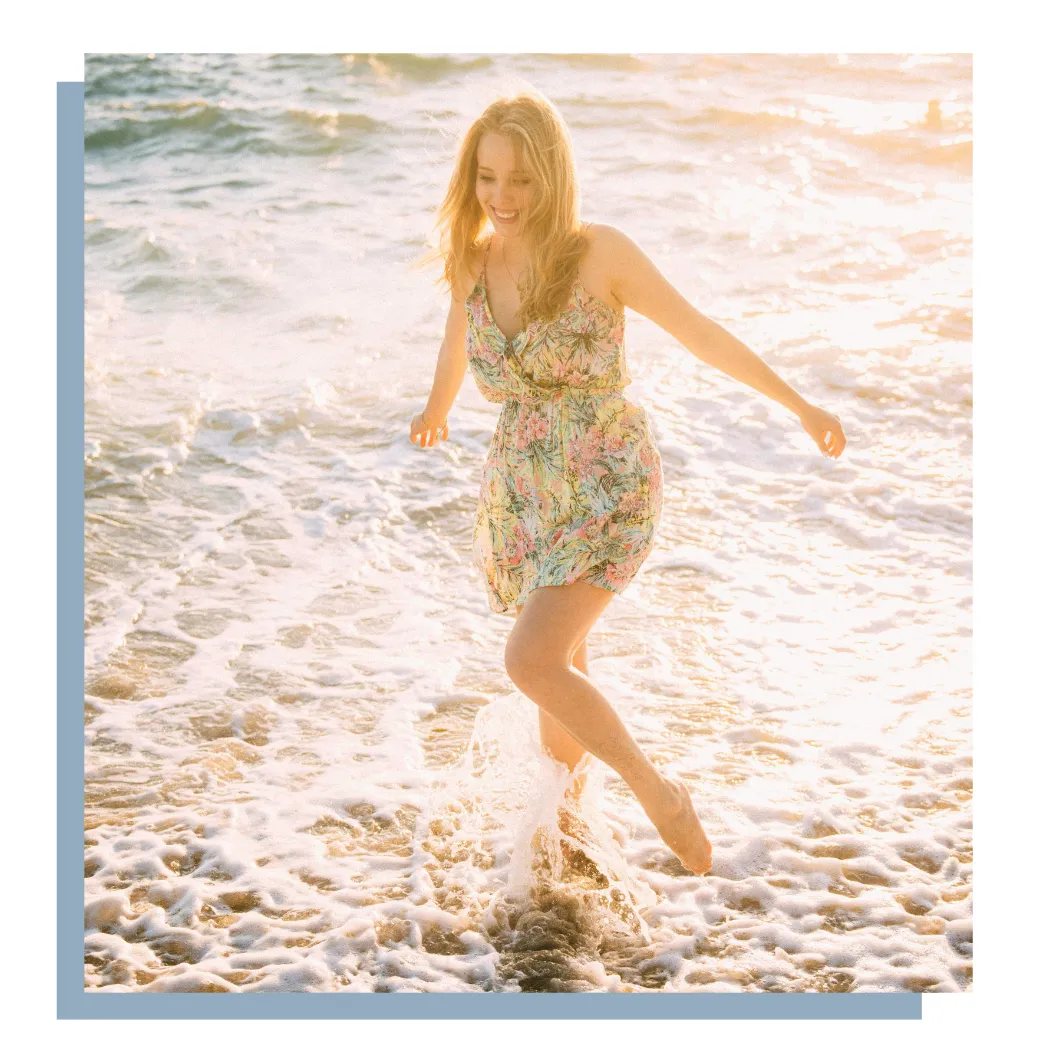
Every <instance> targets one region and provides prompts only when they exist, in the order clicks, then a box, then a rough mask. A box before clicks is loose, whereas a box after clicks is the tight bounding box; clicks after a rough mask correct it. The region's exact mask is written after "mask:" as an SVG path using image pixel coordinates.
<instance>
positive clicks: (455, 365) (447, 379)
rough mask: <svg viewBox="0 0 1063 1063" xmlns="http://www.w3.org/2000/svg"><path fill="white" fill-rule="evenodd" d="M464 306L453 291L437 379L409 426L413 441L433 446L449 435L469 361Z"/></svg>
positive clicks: (437, 366)
mask: <svg viewBox="0 0 1063 1063" xmlns="http://www.w3.org/2000/svg"><path fill="white" fill-rule="evenodd" d="M465 328H466V320H465V303H464V301H463V300H461V298H460V293H456V292H452V293H451V299H450V312H449V313H448V314H447V324H446V328H445V330H444V332H443V342H442V343H441V344H440V346H439V359H438V361H437V362H436V375H435V380H434V381H433V382H432V392H431V394H430V395H429V396H428V402H426V403H425V407H424V411H423V412H422V413H419V414H417V416H416V417H414V419H413V421H412V422H411V423H410V442H411V443H419V444H420V445H421V446H422V447H424V446H429V447H434V446H435V445H436V443H438V442H439V441H440V440H441V439H446V438H447V437H448V436H449V435H450V429H449V426H448V425H447V414H448V412H449V411H450V407H451V406H453V405H454V400H455V399H456V398H457V396H458V392H459V391H460V390H461V384H462V381H463V380H464V379H465V370H466V369H467V368H468V366H469V360H468V358H466V356H465Z"/></svg>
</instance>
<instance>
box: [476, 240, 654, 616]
mask: <svg viewBox="0 0 1063 1063" xmlns="http://www.w3.org/2000/svg"><path fill="white" fill-rule="evenodd" d="M489 250H490V248H488V251H489ZM486 271H487V256H486V255H485V256H484V266H483V269H482V270H481V273H480V277H479V280H478V281H477V283H476V286H475V287H474V288H473V290H472V293H471V294H470V295H469V298H468V299H467V300H466V301H465V309H466V318H467V324H468V328H467V332H466V343H465V351H466V355H467V358H468V362H469V367H470V369H471V370H472V374H473V378H474V379H475V381H476V385H477V387H478V388H479V390H480V393H481V394H482V395H483V396H484V398H486V399H487V400H488V401H490V402H500V403H502V411H501V413H500V415H499V418H498V424H497V426H496V427H495V432H494V435H493V437H492V439H491V444H490V446H489V448H488V452H487V459H486V461H485V463H484V468H483V474H482V476H481V479H480V493H479V500H478V503H477V510H476V520H475V525H474V530H473V555H474V559H475V563H476V567H477V568H478V569H479V571H480V572H481V573H482V574H483V578H484V581H485V584H486V588H487V594H488V600H489V603H490V606H491V610H492V611H493V612H495V613H506V614H512V613H515V612H516V608H515V607H516V606H520V605H523V604H524V603H525V601H526V600H527V598H528V595H529V594H530V593H531V592H532V591H533V590H535V589H536V588H537V587H550V586H561V585H566V584H571V583H575V582H576V581H577V580H585V581H586V582H588V583H592V584H594V585H595V586H598V587H604V588H605V589H606V590H610V591H613V592H614V593H616V594H619V593H621V592H622V591H623V590H624V589H625V588H626V587H627V585H628V584H629V583H630V582H631V580H632V579H633V578H634V576H635V573H636V572H638V570H639V568H640V567H641V565H642V563H643V561H645V560H646V558H647V556H648V555H649V553H650V550H651V548H652V545H653V539H654V535H655V533H656V531H657V527H658V524H659V522H660V517H661V506H662V487H661V455H660V452H659V450H658V449H657V443H656V440H655V439H654V437H653V433H652V431H651V430H650V426H649V422H648V419H647V416H646V411H645V410H644V409H643V407H642V406H640V405H638V404H637V403H634V402H632V401H631V400H630V399H628V398H626V397H625V396H624V391H623V389H624V387H625V386H626V385H627V384H630V383H631V377H630V375H629V374H628V371H627V359H626V354H625V349H624V312H623V310H621V311H619V312H617V311H615V310H613V308H612V307H611V306H609V304H608V303H605V302H603V301H602V300H601V299H598V298H597V297H596V296H593V295H591V294H590V293H589V292H588V291H587V290H586V289H585V288H584V287H583V284H582V282H581V281H580V280H579V278H578V277H577V279H576V282H575V284H574V285H573V289H572V294H571V296H570V298H569V302H568V305H567V306H566V307H565V309H564V310H563V311H562V312H561V314H560V316H559V317H558V318H557V319H555V320H554V321H551V322H549V323H545V324H544V323H540V322H532V323H531V324H529V325H528V326H527V327H526V328H525V329H522V330H521V331H520V332H519V333H517V335H516V336H515V337H514V338H513V339H512V340H507V339H506V337H505V335H504V334H503V332H502V331H501V330H500V329H499V327H498V326H497V325H496V324H495V321H494V319H493V317H492V316H491V309H490V307H489V306H488V303H487V280H486Z"/></svg>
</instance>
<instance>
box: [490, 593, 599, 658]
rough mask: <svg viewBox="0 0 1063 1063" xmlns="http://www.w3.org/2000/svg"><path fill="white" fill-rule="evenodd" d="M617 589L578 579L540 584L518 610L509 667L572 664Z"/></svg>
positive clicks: (508, 654)
mask: <svg viewBox="0 0 1063 1063" xmlns="http://www.w3.org/2000/svg"><path fill="white" fill-rule="evenodd" d="M612 599H613V592H612V591H608V590H606V589H605V588H604V587H596V586H595V585H594V584H591V583H586V582H584V581H582V580H578V581H577V582H575V583H571V584H568V585H567V586H561V587H538V588H536V589H535V590H534V591H532V592H531V594H529V595H528V599H527V601H526V602H525V603H524V606H523V607H522V608H521V609H519V610H518V615H517V619H516V621H515V622H514V624H513V630H512V631H511V632H510V635H509V639H508V641H507V643H506V664H507V667H512V668H524V667H540V668H541V667H542V666H543V665H544V664H548V663H550V662H557V663H559V664H564V665H571V663H572V659H573V657H574V656H575V654H576V652H577V651H578V650H579V648H580V646H581V645H582V644H583V642H584V640H585V639H586V637H587V635H588V634H589V633H590V630H591V628H592V627H593V626H594V624H595V622H596V621H597V620H598V618H599V617H600V616H601V615H602V612H603V611H604V610H605V607H606V606H607V605H608V604H609V602H610V601H612Z"/></svg>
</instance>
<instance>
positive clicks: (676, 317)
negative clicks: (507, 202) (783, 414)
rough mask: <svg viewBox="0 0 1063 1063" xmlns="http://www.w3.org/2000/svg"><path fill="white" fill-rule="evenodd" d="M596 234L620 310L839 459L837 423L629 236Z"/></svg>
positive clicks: (600, 230) (841, 441)
mask: <svg viewBox="0 0 1063 1063" xmlns="http://www.w3.org/2000/svg"><path fill="white" fill-rule="evenodd" d="M595 229H596V230H597V237H598V240H599V241H600V242H601V250H602V252H603V254H602V256H601V260H602V261H604V262H605V263H607V265H606V270H607V272H608V275H609V281H610V287H611V289H612V292H613V295H614V296H616V298H617V299H619V300H620V302H622V303H623V304H624V306H629V307H631V309H632V310H634V311H635V312H636V313H638V314H642V315H643V317H648V318H649V319H650V320H651V321H653V322H654V323H655V324H657V325H660V327H661V328H663V329H664V330H665V332H667V333H669V334H670V335H672V336H674V337H675V338H676V339H677V340H678V341H679V342H680V343H681V344H682V345H683V346H684V347H686V348H687V350H689V351H690V352H691V354H693V355H694V356H695V357H697V358H699V359H701V361H703V362H705V363H706V364H708V365H711V366H715V367H716V368H717V369H719V370H720V371H721V372H724V373H726V374H727V375H728V376H729V377H733V378H734V379H735V380H738V381H740V382H741V383H743V384H748V385H749V386H750V387H751V388H756V390H757V391H759V392H760V393H761V394H762V395H766V396H767V397H768V398H769V399H774V400H775V401H776V402H778V403H781V404H782V405H783V406H785V407H786V408H787V409H788V410H790V411H791V412H792V413H795V414H796V415H797V416H798V417H799V418H800V420H801V424H802V426H803V427H804V429H805V431H806V432H808V434H809V435H810V436H811V437H812V438H813V440H815V442H816V444H817V446H818V447H819V449H820V451H821V453H823V454H826V455H829V456H830V457H832V458H836V457H838V455H839V454H841V452H842V451H843V450H844V449H845V433H844V432H843V431H842V426H841V422H839V420H838V419H837V418H836V417H834V416H833V415H832V414H829V413H827V411H826V410H821V409H820V408H819V407H818V406H813V405H812V404H811V403H809V402H806V401H805V399H803V398H802V397H801V396H800V395H799V394H798V393H797V392H796V391H794V389H793V388H792V387H790V385H789V384H787V383H786V381H785V380H783V379H782V377H780V376H779V375H778V374H777V373H775V372H774V371H773V370H772V369H771V367H770V366H769V365H767V363H766V362H764V361H763V360H762V359H760V358H759V357H757V355H756V354H754V353H753V351H751V350H750V349H749V348H748V347H747V346H746V345H745V344H744V343H743V342H742V341H741V340H740V339H738V338H737V337H735V336H732V335H731V333H730V332H728V331H727V329H725V328H723V326H721V325H717V324H716V322H715V321H712V320H710V319H709V318H707V317H706V316H705V315H704V314H703V313H701V311H700V310H698V309H697V307H695V306H692V305H691V304H690V303H689V302H688V301H687V300H686V299H685V298H683V296H682V295H681V294H680V292H678V291H677V290H676V289H675V288H674V287H673V286H672V285H671V284H670V283H669V282H668V280H667V278H665V276H664V275H663V274H662V273H661V271H660V270H659V269H657V267H656V266H655V265H654V264H653V262H652V261H651V260H650V258H649V256H648V255H647V254H646V253H645V252H644V251H643V250H642V248H641V247H639V245H638V244H637V243H635V241H634V240H632V239H631V237H630V236H628V235H627V234H626V233H624V232H621V230H619V229H616V228H614V227H613V226H610V225H596V226H595Z"/></svg>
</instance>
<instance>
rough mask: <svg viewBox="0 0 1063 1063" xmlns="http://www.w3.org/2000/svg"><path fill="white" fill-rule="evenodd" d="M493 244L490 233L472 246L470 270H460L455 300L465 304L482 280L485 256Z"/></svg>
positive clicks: (455, 287) (455, 289)
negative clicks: (481, 269) (481, 268)
mask: <svg viewBox="0 0 1063 1063" xmlns="http://www.w3.org/2000/svg"><path fill="white" fill-rule="evenodd" d="M490 242H491V237H490V234H489V233H485V234H484V235H483V236H481V237H479V238H478V239H477V240H476V242H475V243H474V244H473V245H472V257H471V259H470V263H469V266H470V268H469V269H461V268H460V267H459V269H458V276H457V278H456V283H455V286H454V298H455V299H457V300H458V301H459V302H462V303H463V302H465V301H466V300H467V299H468V298H469V296H470V295H472V293H473V289H474V288H475V287H476V284H477V282H478V281H479V279H480V267H481V266H482V265H483V261H484V255H486V254H487V248H488V245H489V244H490Z"/></svg>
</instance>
